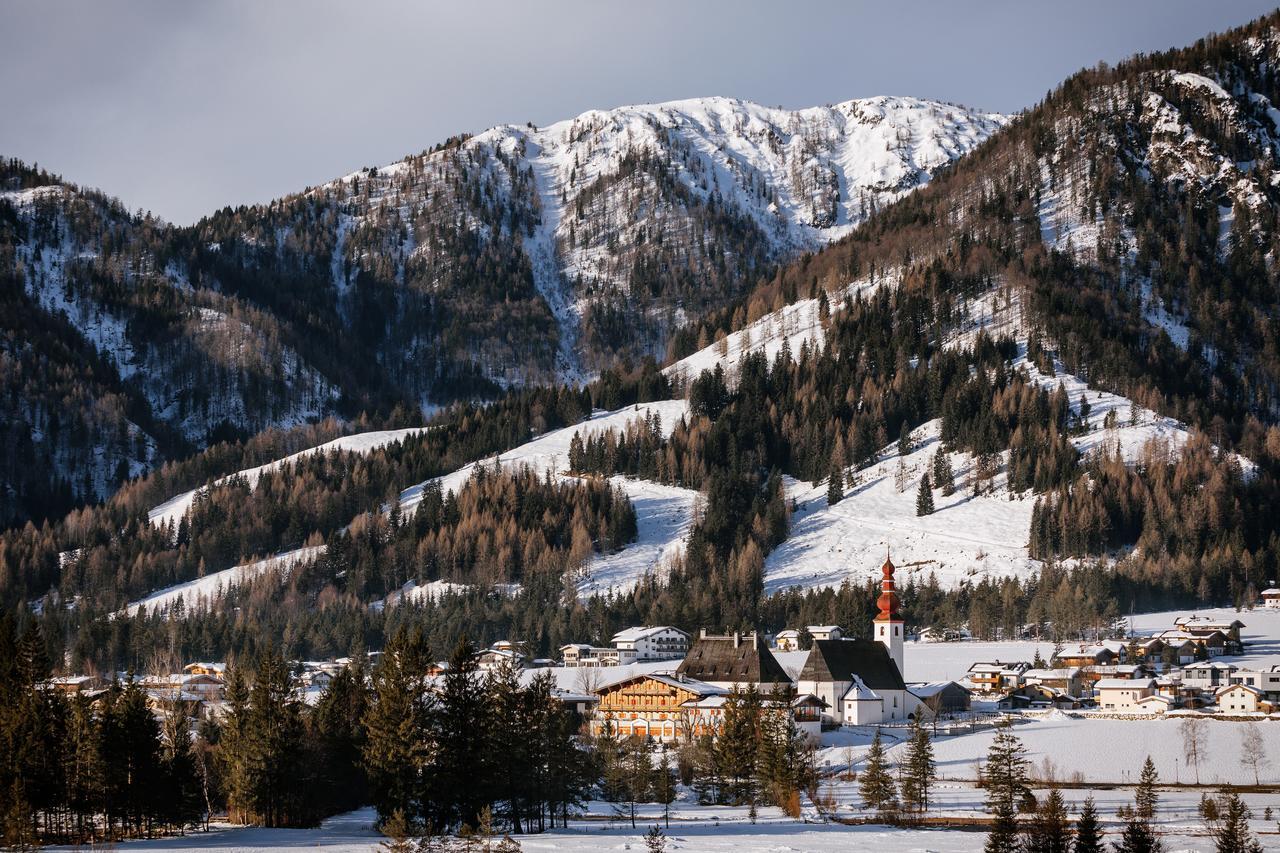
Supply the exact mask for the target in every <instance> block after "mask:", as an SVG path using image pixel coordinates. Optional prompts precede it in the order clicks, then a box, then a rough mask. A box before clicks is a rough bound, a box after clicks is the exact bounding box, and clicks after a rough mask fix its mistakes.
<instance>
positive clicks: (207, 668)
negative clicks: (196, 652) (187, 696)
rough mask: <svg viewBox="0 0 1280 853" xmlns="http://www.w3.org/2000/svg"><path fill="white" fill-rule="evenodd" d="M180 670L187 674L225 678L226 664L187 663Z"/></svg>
mask: <svg viewBox="0 0 1280 853" xmlns="http://www.w3.org/2000/svg"><path fill="white" fill-rule="evenodd" d="M182 671H183V672H185V673H187V674H188V675H214V676H217V677H218V678H226V675H227V665H226V664H225V663H189V664H187V665H186V666H184V667H183V668H182Z"/></svg>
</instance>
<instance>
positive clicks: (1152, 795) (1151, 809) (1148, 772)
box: [1133, 755, 1160, 823]
mask: <svg viewBox="0 0 1280 853" xmlns="http://www.w3.org/2000/svg"><path fill="white" fill-rule="evenodd" d="M1159 779H1160V777H1159V776H1158V775H1157V774H1156V765H1155V762H1153V761H1152V760H1151V756H1150V755H1148V756H1147V760H1146V761H1145V762H1144V763H1143V765H1142V775H1141V776H1140V777H1139V779H1138V790H1137V791H1136V792H1135V794H1134V798H1133V799H1134V803H1133V805H1134V814H1136V815H1137V816H1138V817H1139V818H1140V819H1142V820H1145V821H1147V822H1148V823H1149V822H1151V821H1152V820H1155V816H1156V807H1157V805H1158V804H1159V801H1160V795H1159V794H1158V793H1157V792H1156V782H1158V781H1159Z"/></svg>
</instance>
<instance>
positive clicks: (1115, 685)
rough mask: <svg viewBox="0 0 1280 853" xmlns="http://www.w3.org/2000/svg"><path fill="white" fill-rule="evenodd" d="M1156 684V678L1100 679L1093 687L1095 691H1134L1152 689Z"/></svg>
mask: <svg viewBox="0 0 1280 853" xmlns="http://www.w3.org/2000/svg"><path fill="white" fill-rule="evenodd" d="M1155 684H1156V680H1155V679H1154V678H1100V679H1098V681H1097V682H1096V683H1095V684H1094V685H1093V688H1094V689H1095V690H1133V689H1135V688H1148V689H1149V688H1151V687H1154V686H1155Z"/></svg>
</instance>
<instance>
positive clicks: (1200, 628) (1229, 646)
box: [1173, 614, 1245, 655]
mask: <svg viewBox="0 0 1280 853" xmlns="http://www.w3.org/2000/svg"><path fill="white" fill-rule="evenodd" d="M1173 624H1174V627H1175V628H1179V629H1181V630H1183V631H1186V632H1187V633H1188V634H1192V635H1194V636H1198V637H1200V636H1204V637H1207V636H1209V635H1210V634H1212V633H1213V632H1215V631H1217V632H1219V633H1221V634H1222V636H1223V637H1224V638H1225V639H1226V654H1229V655H1238V654H1240V653H1241V652H1243V651H1244V644H1243V643H1242V642H1241V641H1240V629H1241V628H1243V627H1245V624H1244V623H1243V622H1241V621H1240V620H1239V619H1213V618H1210V617H1208V616H1196V615H1194V614H1193V615H1191V616H1180V617H1179V618H1177V619H1174V620H1173Z"/></svg>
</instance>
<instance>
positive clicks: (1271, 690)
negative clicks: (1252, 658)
mask: <svg viewBox="0 0 1280 853" xmlns="http://www.w3.org/2000/svg"><path fill="white" fill-rule="evenodd" d="M1230 682H1231V683H1232V684H1244V685H1246V686H1248V687H1256V688H1257V689H1258V690H1259V691H1261V693H1262V697H1263V698H1264V699H1266V700H1267V701H1268V702H1270V703H1271V704H1273V705H1280V665H1276V666H1273V667H1271V668H1270V669H1241V670H1237V671H1236V672H1233V673H1231V676H1230Z"/></svg>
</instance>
